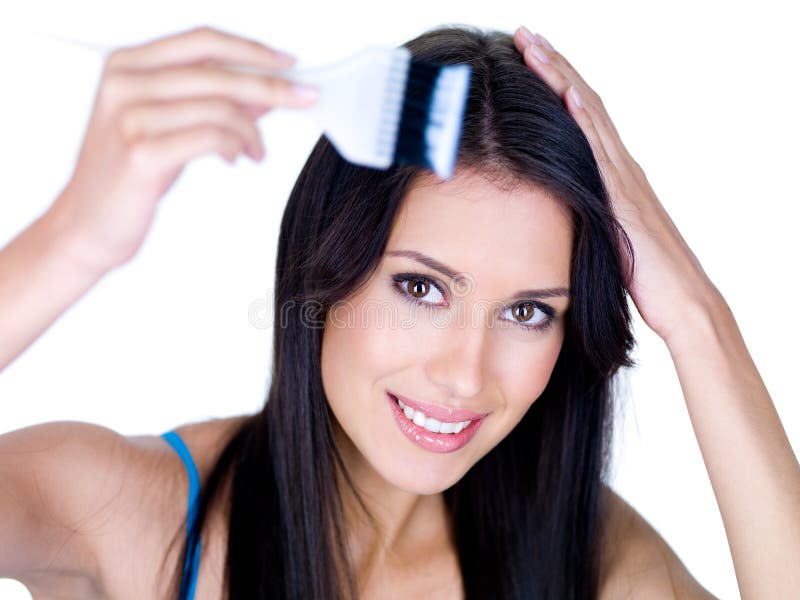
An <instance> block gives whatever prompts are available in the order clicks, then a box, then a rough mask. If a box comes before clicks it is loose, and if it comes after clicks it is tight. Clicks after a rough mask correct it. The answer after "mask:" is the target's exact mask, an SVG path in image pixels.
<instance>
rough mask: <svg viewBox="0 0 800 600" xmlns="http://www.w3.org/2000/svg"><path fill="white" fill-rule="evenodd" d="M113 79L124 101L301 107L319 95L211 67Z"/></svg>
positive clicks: (270, 79)
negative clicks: (196, 99) (195, 99)
mask: <svg viewBox="0 0 800 600" xmlns="http://www.w3.org/2000/svg"><path fill="white" fill-rule="evenodd" d="M110 77H112V79H113V86H114V89H115V90H117V92H116V93H119V94H120V95H121V96H123V98H122V102H133V101H143V100H174V99H178V98H182V97H183V98H185V97H188V96H213V97H223V98H228V99H230V100H232V101H234V102H236V103H238V104H242V105H249V106H254V107H262V108H274V107H279V106H283V107H288V108H299V107H306V106H309V105H310V104H312V103H313V102H315V101H316V95H312V96H308V95H305V94H304V93H303V89H304V88H306V86H298V85H296V84H294V82H291V81H289V80H287V79H283V78H280V77H273V76H268V75H260V74H252V73H242V72H237V71H234V70H232V69H225V68H221V67H216V66H211V65H189V66H178V67H167V68H164V69H159V70H156V71H147V72H144V71H131V72H117V73H114V74H113V75H110Z"/></svg>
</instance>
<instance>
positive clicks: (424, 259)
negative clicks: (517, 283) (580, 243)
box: [386, 250, 569, 299]
mask: <svg viewBox="0 0 800 600" xmlns="http://www.w3.org/2000/svg"><path fill="white" fill-rule="evenodd" d="M386 254H387V255H388V256H405V257H407V258H411V259H414V260H416V261H417V262H420V263H422V264H423V265H425V266H426V267H430V268H431V269H433V270H435V271H439V272H440V273H442V274H444V275H446V276H447V277H449V278H451V279H453V280H454V281H456V282H461V281H464V280H466V277H464V276H463V275H461V274H460V273H459V272H458V271H456V270H455V269H453V268H452V267H448V266H447V265H446V264H444V263H442V262H439V261H438V260H436V259H435V258H433V257H431V256H428V255H427V254H423V253H422V252H417V251H416V250H390V251H387V252H386ZM558 296H566V297H567V298H569V289H568V288H565V287H555V288H542V289H531V290H519V291H518V292H517V293H516V294H514V295H513V296H512V298H515V299H516V298H556V297H558Z"/></svg>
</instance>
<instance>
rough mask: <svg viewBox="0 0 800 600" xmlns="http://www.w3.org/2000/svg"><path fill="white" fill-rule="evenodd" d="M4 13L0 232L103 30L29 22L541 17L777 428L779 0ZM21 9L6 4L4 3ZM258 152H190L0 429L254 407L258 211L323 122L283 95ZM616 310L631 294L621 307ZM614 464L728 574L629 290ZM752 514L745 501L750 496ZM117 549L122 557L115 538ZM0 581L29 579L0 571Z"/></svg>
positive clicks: (691, 553)
mask: <svg viewBox="0 0 800 600" xmlns="http://www.w3.org/2000/svg"><path fill="white" fill-rule="evenodd" d="M7 6H9V5H8V4H7V5H6V8H3V9H2V10H3V13H4V14H2V15H0V23H2V25H1V26H2V27H3V29H4V30H5V29H7V31H3V32H0V33H2V35H0V40H2V42H0V73H2V89H3V91H2V93H1V94H0V109H1V110H0V132H2V139H1V140H0V170H1V172H2V177H0V245H4V244H5V243H6V242H8V241H9V240H11V239H12V238H13V237H14V236H15V235H16V234H17V233H18V232H19V231H21V230H22V229H23V228H24V227H25V226H26V225H27V224H28V223H30V222H31V221H32V220H33V219H34V218H35V217H37V216H38V215H39V214H40V213H41V212H42V211H43V210H45V209H46V207H47V206H48V205H49V203H50V202H51V201H52V200H53V199H54V198H55V197H56V195H57V194H58V193H59V192H60V190H61V189H62V187H63V186H64V184H65V183H66V182H67V180H68V178H69V176H70V174H71V172H72V169H73V167H74V161H75V159H76V157H77V152H78V150H79V148H80V143H81V140H82V136H83V132H84V130H85V126H86V123H87V119H88V117H89V114H90V109H91V103H92V100H93V98H94V93H95V91H96V86H97V83H98V78H99V75H100V68H101V65H102V57H101V55H100V54H98V53H96V52H93V51H90V50H86V49H82V48H80V47H74V46H69V45H66V44H63V43H59V42H54V41H48V40H46V39H42V38H38V37H35V36H32V35H31V33H32V32H39V33H48V34H53V35H60V36H65V37H69V38H76V39H80V40H84V41H86V42H92V43H96V44H101V45H104V44H108V45H127V44H133V43H139V42H142V41H145V40H147V39H151V38H154V37H159V36H161V35H166V34H168V33H173V32H176V31H179V30H182V29H184V28H189V27H193V26H196V25H200V24H209V25H213V26H216V27H219V28H222V29H226V30H228V31H230V32H234V33H238V34H241V35H244V36H248V37H254V38H258V39H260V40H262V41H263V42H265V43H267V44H270V45H273V46H276V47H278V48H283V49H286V50H289V51H291V52H293V53H295V54H297V55H298V56H299V57H300V58H301V64H303V63H306V64H311V63H323V62H326V61H329V60H334V59H336V58H339V57H343V56H345V55H346V54H348V53H349V52H351V51H355V50H357V49H359V48H360V47H362V46H363V45H365V44H368V43H379V44H389V45H398V44H400V43H402V42H403V41H405V40H407V39H409V38H411V37H413V36H415V35H417V34H419V33H421V32H423V31H424V30H426V29H428V28H430V27H433V26H435V25H438V24H444V23H465V24H472V25H478V26H481V27H486V28H498V29H502V30H505V31H508V32H511V31H513V29H514V28H515V27H516V26H517V25H519V24H522V23H524V24H526V25H527V26H528V27H529V29H531V30H532V31H539V32H540V33H542V34H543V35H544V36H545V37H547V38H548V39H549V40H550V42H552V43H553V45H555V47H556V48H557V49H558V50H560V51H561V52H562V53H563V54H564V55H565V56H566V57H567V58H568V59H569V60H570V61H571V62H572V64H573V65H574V66H575V67H576V68H577V69H578V71H579V72H580V73H581V74H582V75H583V76H584V78H585V79H586V80H587V81H588V83H589V84H590V85H592V86H593V87H594V89H595V90H596V91H598V93H599V94H600V95H601V97H602V98H603V101H604V103H605V105H606V107H607V109H608V111H609V113H610V115H611V117H612V119H613V120H614V122H615V124H616V126H617V128H618V130H619V132H620V135H621V136H622V139H623V142H624V143H625V144H626V146H627V148H628V149H629V150H630V152H631V153H632V154H633V156H634V158H635V159H636V160H637V161H638V162H639V163H640V164H641V165H642V167H643V168H644V170H645V172H646V173H647V176H648V178H649V180H650V182H651V184H652V185H653V187H654V189H655V191H656V193H657V194H658V195H659V197H660V199H661V201H662V203H663V204H664V205H665V206H666V208H667V210H668V211H669V213H670V215H671V216H672V218H673V220H674V221H675V223H676V225H677V226H678V228H679V229H680V231H681V232H682V234H683V236H684V237H685V238H686V240H687V242H688V243H689V245H690V246H691V248H692V249H693V250H694V252H695V253H696V254H697V256H698V258H699V259H700V261H701V263H702V265H703V267H704V268H705V270H706V271H707V273H708V274H709V276H710V277H711V279H712V280H713V281H714V282H715V284H716V285H717V287H718V288H719V289H720V290H721V292H722V293H723V295H724V296H725V298H726V299H727V301H728V303H729V304H730V306H731V307H732V309H733V312H734V314H735V316H736V318H737V321H738V323H739V326H740V328H741V330H742V332H743V335H744V338H745V340H746V342H747V345H748V348H749V350H750V352H751V354H752V356H753V358H754V360H755V362H756V364H757V365H758V368H759V371H760V373H761V375H762V377H763V379H764V381H765V382H766V384H767V387H768V389H769V391H770V394H771V396H772V398H773V400H774V402H775V405H776V407H777V410H778V412H779V414H780V416H781V418H782V420H783V423H784V427H785V428H786V430H787V433H788V435H789V437H790V439H791V441H792V444H793V447H794V449H795V452H797V449H798V446H799V445H800V419H799V417H800V409H798V402H797V401H798V392H797V385H796V380H795V379H794V377H793V376H791V373H795V374H796V372H797V371H796V369H797V364H796V363H797V360H798V358H800V353H798V351H797V339H798V337H800V325H799V324H798V318H797V294H796V292H797V287H796V284H795V280H796V277H797V266H796V263H797V259H798V258H800V256H799V253H798V250H797V227H798V225H797V217H798V216H800V211H799V210H798V201H800V198H799V197H798V191H797V180H796V175H795V174H796V173H797V161H798V151H797V140H798V135H799V134H800V118H798V106H799V105H800V95H799V94H798V84H797V58H798V56H800V38H798V36H797V35H796V31H795V25H796V23H797V21H796V20H795V19H793V18H792V16H791V14H790V13H789V11H790V10H791V8H790V7H791V3H779V2H775V1H773V2H760V3H758V4H756V3H752V4H745V3H741V4H738V3H731V2H725V3H722V2H719V3H710V2H706V3H699V2H691V3H690V2H685V1H682V2H671V3H668V4H659V5H656V4H654V3H641V2H634V1H630V2H602V3H598V2H591V3H589V2H587V3H575V2H564V1H560V2H550V3H537V2H530V1H527V2H510V1H502V0H494V1H493V2H490V3H466V2H454V1H439V2H429V1H427V2H424V3H423V2H416V1H414V2H412V1H408V0H404V1H403V2H402V3H397V4H394V5H393V4H390V3H384V2H371V3H367V2H363V3H361V2H353V1H344V0H339V1H337V2H324V3H323V2H320V3H318V4H314V3H308V2H289V3H280V4H274V3H267V2H263V3H257V2H244V1H228V2H225V3H222V2H197V1H196V2H192V3H188V2H187V3H179V2H175V1H171V0H158V1H153V0H137V2H120V1H119V0H114V1H109V0H104V1H102V2H101V1H99V0H97V1H92V0H71V1H70V2H56V1H54V0H53V1H49V2H42V1H39V2H29V3H27V5H26V7H25V8H24V9H21V8H18V7H19V6H20V4H18V3H15V4H13V5H12V6H14V9H13V11H10V9H9V8H7ZM22 11H25V12H24V13H23V12H22ZM260 125H261V129H262V132H263V134H264V136H265V140H266V146H267V153H268V157H267V159H266V161H265V162H263V163H261V164H259V165H255V164H253V163H251V162H250V161H249V160H248V159H246V158H243V159H240V160H239V162H238V164H237V165H235V166H229V165H227V164H226V163H224V162H223V161H222V160H221V159H220V158H218V157H216V156H207V157H204V158H201V159H198V160H196V161H195V162H193V163H192V164H190V165H189V167H188V168H187V170H186V171H185V172H184V174H183V176H182V177H181V178H180V179H179V181H178V183H177V184H176V185H175V186H174V187H173V188H172V190H171V191H170V192H169V194H168V195H167V196H166V197H165V198H164V199H163V201H162V203H161V207H160V212H159V213H158V215H157V220H156V222H155V225H154V227H153V229H152V231H151V233H150V235H149V237H148V239H147V241H146V243H145V245H144V247H143V248H142V250H141V252H140V254H139V255H138V256H137V257H136V258H135V259H134V260H133V261H132V262H131V263H129V264H128V265H126V266H125V267H123V268H121V269H119V270H118V271H115V272H113V273H111V274H110V275H109V276H107V277H106V278H105V279H104V280H102V281H101V282H100V283H99V284H98V285H97V286H95V287H94V288H93V289H92V290H91V291H90V292H89V293H88V294H87V295H86V296H85V297H84V298H83V299H82V300H81V301H80V302H78V303H77V304H76V305H75V306H74V307H72V308H71V309H70V310H69V311H68V312H67V313H66V314H65V315H64V316H63V317H62V318H61V319H60V320H59V321H58V322H57V323H56V324H55V325H54V326H53V327H52V328H51V329H50V330H49V331H48V332H47V333H46V334H45V335H44V336H43V337H42V338H40V339H39V340H38V341H37V342H36V343H35V344H34V345H33V346H32V347H30V348H29V349H28V351H27V352H26V353H25V354H23V355H22V356H21V357H20V358H18V359H17V360H16V361H15V362H14V363H13V364H12V365H11V366H10V367H9V368H7V369H6V370H5V372H3V373H2V374H0V433H2V432H4V431H9V430H12V429H16V428H19V427H23V426H27V425H31V424H35V423H40V422H44V421H51V420H61V419H69V420H83V421H91V422H94V423H99V424H103V425H106V426H109V427H111V428H114V429H116V430H118V431H120V432H123V433H125V434H140V433H153V434H157V433H161V432H162V431H166V430H168V429H170V428H172V427H174V426H177V425H179V424H181V423H185V422H188V421H194V420H202V419H207V418H210V417H221V416H227V415H233V414H240V413H244V412H253V411H256V410H258V409H259V408H260V406H261V404H262V401H263V398H264V393H265V389H266V382H267V376H268V369H269V361H270V352H271V339H272V338H271V336H272V331H271V329H268V328H259V327H255V326H254V325H253V324H252V323H251V322H250V320H249V318H248V310H249V308H250V306H251V305H252V304H253V303H254V302H258V301H264V300H265V299H267V298H269V297H270V294H271V289H272V285H273V273H274V260H275V249H276V241H277V230H278V225H279V221H280V217H281V214H282V211H283V207H284V205H285V202H286V198H287V196H288V193H289V190H290V188H291V186H292V184H293V182H294V179H295V177H296V176H297V174H298V172H299V170H300V168H301V166H302V164H303V162H304V161H305V159H306V157H307V155H308V152H309V151H310V149H311V147H312V145H313V143H314V142H315V141H316V139H317V136H318V135H319V131H317V130H316V128H315V127H314V126H313V125H311V124H309V123H306V122H305V120H304V119H303V118H302V117H301V116H300V115H299V114H298V113H297V112H292V111H277V112H275V113H271V114H270V115H268V116H267V117H265V118H263V119H262V120H261V122H260ZM634 312H635V309H634ZM636 316H637V322H636V335H637V340H638V347H637V349H636V358H637V360H638V361H639V365H640V366H639V367H638V368H636V369H634V370H633V371H632V372H630V374H629V376H628V380H629V385H628V388H627V390H628V391H627V393H626V395H625V401H624V405H623V408H624V410H623V413H622V414H621V415H620V417H619V429H618V432H619V435H618V438H617V444H616V450H615V454H616V459H615V469H614V477H613V479H612V484H613V487H614V488H615V489H616V490H617V491H618V492H619V493H620V494H621V495H622V496H623V497H625V498H626V499H627V500H628V501H629V502H631V503H632V504H633V506H634V507H635V508H636V509H638V510H639V512H640V513H641V514H642V515H643V516H644V517H645V518H646V519H647V520H648V521H649V522H650V523H652V524H653V526H654V527H655V528H656V529H657V530H658V531H659V533H660V534H661V535H662V536H663V537H664V538H665V539H666V540H667V542H668V543H669V544H670V545H671V546H672V547H673V548H674V549H675V551H676V552H677V554H678V555H679V556H680V558H681V559H682V560H683V561H684V563H685V564H686V565H687V567H688V568H689V570H690V571H691V572H692V573H693V574H694V575H695V577H696V578H697V579H698V580H699V581H700V582H701V583H702V584H703V585H704V586H706V587H707V588H708V589H709V590H710V591H711V592H712V593H714V594H715V595H717V596H719V597H720V598H726V599H727V598H738V597H739V594H738V591H737V586H736V580H735V575H734V571H733V564H732V561H731V558H730V553H729V550H728V547H727V543H726V538H725V533H724V530H723V527H722V520H721V518H720V515H719V512H718V508H717V505H716V502H715V499H714V496H713V492H712V489H711V486H710V484H709V481H708V478H707V474H706V471H705V467H704V465H703V461H702V457H701V455H700V452H699V449H698V445H697V441H696V439H695V437H694V434H693V430H692V428H691V423H690V421H689V418H688V414H687V411H686V407H685V404H684V401H683V396H682V393H681V389H680V387H679V382H678V378H677V375H676V373H675V370H674V367H673V364H672V361H671V359H670V356H669V354H668V352H667V349H666V346H665V345H664V344H663V343H662V342H661V340H660V339H659V338H658V337H656V336H655V334H654V333H653V332H651V331H650V330H649V329H648V328H647V326H646V325H645V324H644V322H643V321H641V319H639V317H638V314H636ZM753 518H754V519H757V518H758V515H757V514H754V515H753ZM132 558H133V557H120V560H131V559H132ZM0 597H2V598H5V599H8V600H16V599H22V598H28V597H29V596H28V595H27V593H26V592H25V591H24V590H23V589H22V587H21V586H19V585H18V584H16V583H15V582H11V581H8V580H6V581H0Z"/></svg>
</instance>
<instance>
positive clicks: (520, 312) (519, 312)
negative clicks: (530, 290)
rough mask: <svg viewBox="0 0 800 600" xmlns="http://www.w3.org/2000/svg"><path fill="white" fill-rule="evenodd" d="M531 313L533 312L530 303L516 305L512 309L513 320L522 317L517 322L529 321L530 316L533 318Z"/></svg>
mask: <svg viewBox="0 0 800 600" xmlns="http://www.w3.org/2000/svg"><path fill="white" fill-rule="evenodd" d="M533 311H534V306H533V304H530V303H525V304H517V305H516V306H515V307H514V318H517V317H522V318H519V319H517V320H518V321H522V322H526V321H530V318H531V316H533Z"/></svg>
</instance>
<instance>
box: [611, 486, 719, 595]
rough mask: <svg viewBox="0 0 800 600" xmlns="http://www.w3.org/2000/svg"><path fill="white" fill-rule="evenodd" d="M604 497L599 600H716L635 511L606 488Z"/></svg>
mask: <svg viewBox="0 0 800 600" xmlns="http://www.w3.org/2000/svg"><path fill="white" fill-rule="evenodd" d="M603 493H604V498H605V501H606V503H607V504H606V506H607V511H608V512H607V514H606V518H607V522H606V526H607V530H606V537H605V540H604V545H603V566H602V570H601V581H600V593H599V598H600V600H622V599H628V598H651V599H653V600H662V599H663V600H667V599H673V598H680V599H684V598H688V599H691V600H694V599H698V600H709V599H712V600H715V596H713V595H712V594H711V593H710V592H709V591H708V590H706V589H705V588H704V587H703V586H701V585H700V583H698V582H697V580H696V579H695V578H694V577H693V576H692V575H691V574H690V573H689V571H688V569H687V568H686V566H685V565H684V564H683V563H682V562H681V560H680V559H679V558H678V556H677V555H676V554H675V552H674V551H673V550H672V548H670V547H669V545H668V544H667V543H666V541H665V540H664V539H663V538H662V537H661V536H660V535H659V533H658V532H657V531H656V530H655V529H654V528H653V527H652V526H651V525H650V524H649V523H648V522H647V521H646V520H645V519H644V518H643V517H642V516H641V515H640V514H639V513H638V512H637V511H636V509H634V508H633V507H632V506H631V505H630V504H628V503H627V502H626V501H625V500H624V499H623V498H621V497H620V496H619V495H618V494H617V493H616V492H614V490H612V489H611V488H609V487H607V486H605V485H604V486H603Z"/></svg>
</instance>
